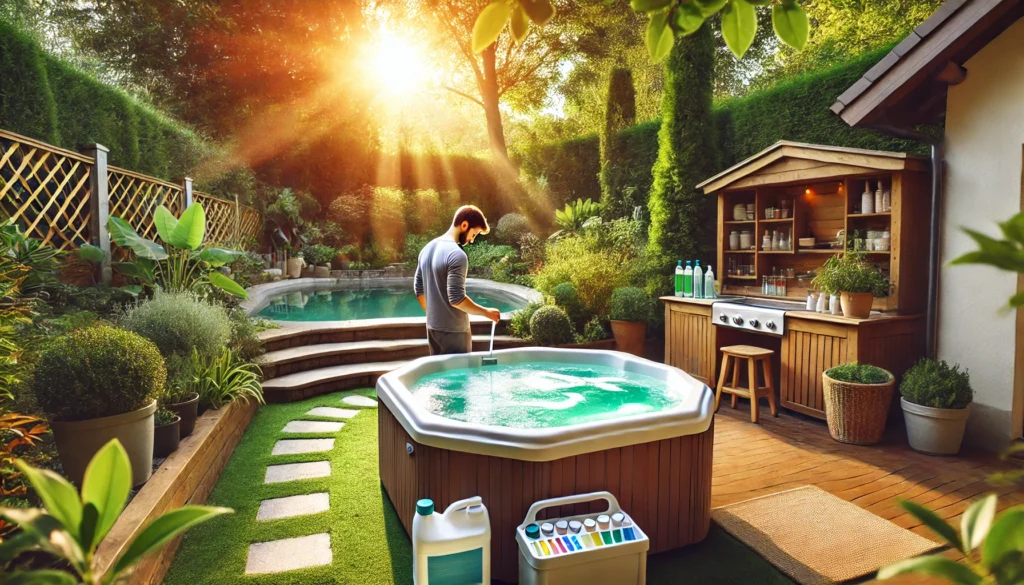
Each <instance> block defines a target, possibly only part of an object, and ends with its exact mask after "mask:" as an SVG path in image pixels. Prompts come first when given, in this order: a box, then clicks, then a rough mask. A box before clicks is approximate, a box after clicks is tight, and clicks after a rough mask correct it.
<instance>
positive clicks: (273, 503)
mask: <svg viewBox="0 0 1024 585" xmlns="http://www.w3.org/2000/svg"><path fill="white" fill-rule="evenodd" d="M330 507H331V504H330V498H329V496H328V495H327V492H320V493H316V494H306V495H302V496H288V497H287V498H274V499H272V500H263V501H262V502H260V510H259V512H256V519H257V520H276V519H277V518H291V517H292V516H307V515H309V514H319V513H320V512H326V511H327V510H328V509H329V508H330Z"/></svg>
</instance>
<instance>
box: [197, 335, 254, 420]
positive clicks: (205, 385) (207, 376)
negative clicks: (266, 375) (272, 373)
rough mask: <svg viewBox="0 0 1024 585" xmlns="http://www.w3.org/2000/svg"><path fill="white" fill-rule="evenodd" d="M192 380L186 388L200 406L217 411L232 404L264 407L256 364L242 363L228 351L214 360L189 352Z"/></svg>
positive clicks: (213, 358)
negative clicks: (234, 402)
mask: <svg viewBox="0 0 1024 585" xmlns="http://www.w3.org/2000/svg"><path fill="white" fill-rule="evenodd" d="M191 361H192V364H191V377H190V380H189V384H188V385H187V386H186V388H187V389H188V391H189V392H197V393H198V394H199V404H200V406H203V407H206V408H213V409H217V408H220V407H222V406H224V405H225V404H228V403H229V402H231V401H233V400H241V401H243V402H245V403H246V404H248V402H249V399H250V398H252V399H254V400H255V401H256V402H258V403H260V404H263V386H262V385H260V377H261V376H262V372H261V371H260V368H259V366H257V365H256V364H249V363H245V362H242V361H241V360H239V359H238V356H236V355H234V353H232V351H231V350H230V349H225V350H224V351H223V352H222V353H220V355H218V356H216V357H212V358H211V357H205V356H202V355H200V354H199V352H196V351H193V352H192V359H191Z"/></svg>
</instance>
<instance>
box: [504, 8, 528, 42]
mask: <svg viewBox="0 0 1024 585" xmlns="http://www.w3.org/2000/svg"><path fill="white" fill-rule="evenodd" d="M508 30H509V32H511V33H512V39H513V40H514V41H515V42H516V45H521V44H523V41H524V40H525V39H526V35H528V34H530V17H529V16H527V15H526V11H525V10H523V7H522V6H521V5H520V6H516V7H515V8H514V9H513V10H512V18H511V19H510V20H509V21H508Z"/></svg>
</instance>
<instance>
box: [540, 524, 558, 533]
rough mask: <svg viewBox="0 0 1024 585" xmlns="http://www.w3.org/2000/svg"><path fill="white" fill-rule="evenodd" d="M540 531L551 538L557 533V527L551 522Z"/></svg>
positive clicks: (543, 525)
mask: <svg viewBox="0 0 1024 585" xmlns="http://www.w3.org/2000/svg"><path fill="white" fill-rule="evenodd" d="M540 531H541V532H543V533H544V536H551V535H552V534H554V533H555V525H554V524H552V523H550V522H545V523H543V524H541V525H540Z"/></svg>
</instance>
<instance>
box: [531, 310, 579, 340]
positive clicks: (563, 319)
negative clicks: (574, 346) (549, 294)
mask: <svg viewBox="0 0 1024 585" xmlns="http://www.w3.org/2000/svg"><path fill="white" fill-rule="evenodd" d="M530 335H531V337H533V341H534V343H536V344H537V345H544V346H552V345H560V344H562V343H571V342H572V340H573V338H572V323H571V322H570V321H569V315H566V314H565V311H563V310H562V308H561V307H556V306H554V305H545V306H543V307H540V308H539V309H537V311H536V312H534V314H533V316H532V317H530Z"/></svg>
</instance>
